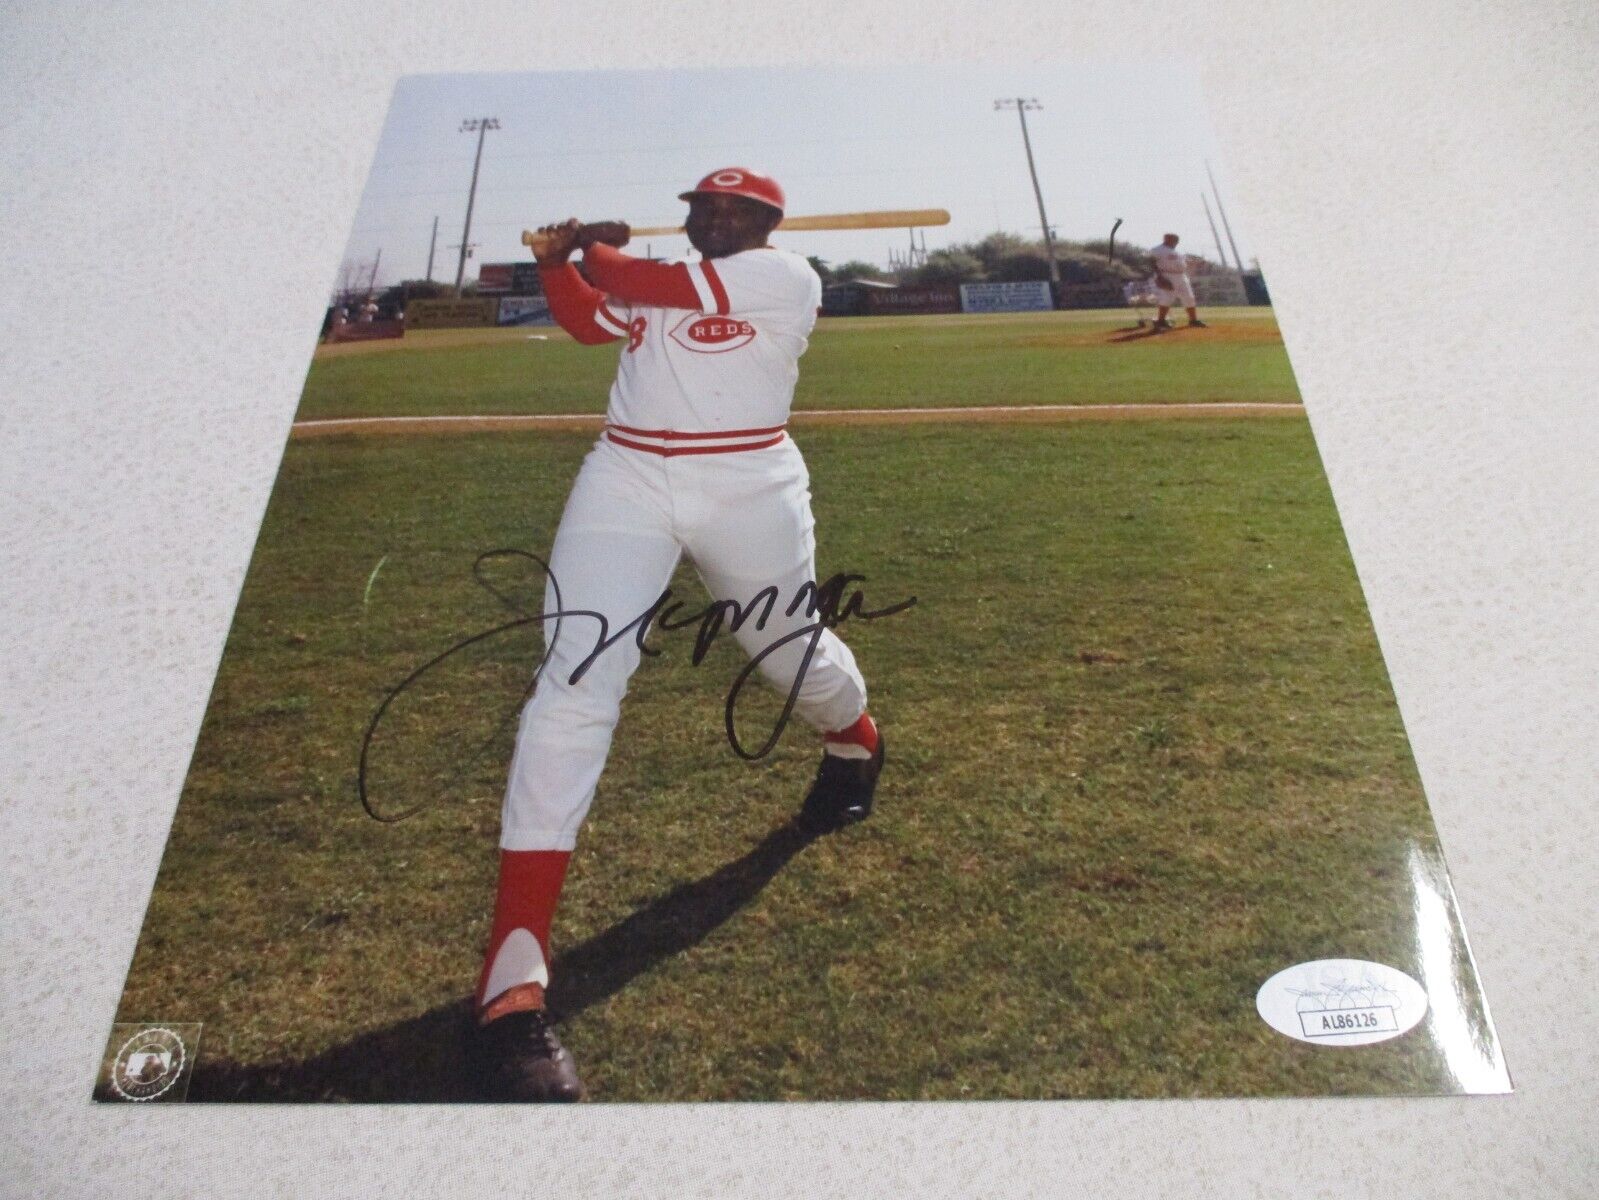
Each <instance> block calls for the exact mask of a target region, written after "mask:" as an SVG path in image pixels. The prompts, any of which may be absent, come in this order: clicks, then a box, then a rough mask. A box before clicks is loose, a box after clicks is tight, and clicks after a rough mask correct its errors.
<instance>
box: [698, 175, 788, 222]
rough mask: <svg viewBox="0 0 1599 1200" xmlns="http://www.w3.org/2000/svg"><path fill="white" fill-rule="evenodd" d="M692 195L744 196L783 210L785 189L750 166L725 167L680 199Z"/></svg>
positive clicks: (701, 181)
mask: <svg viewBox="0 0 1599 1200" xmlns="http://www.w3.org/2000/svg"><path fill="white" fill-rule="evenodd" d="M690 196H743V197H744V198H745V199H746V200H758V201H760V202H761V203H762V204H769V205H771V206H772V207H773V208H775V209H777V211H778V212H782V211H783V189H782V188H781V187H779V186H778V184H777V180H775V179H773V178H772V177H771V176H770V175H762V174H761V173H760V172H759V171H752V170H750V169H749V168H748V167H723V168H722V169H721V170H720V171H712V172H711V173H710V174H709V175H707V176H706V177H705V178H704V179H702V180H700V181H699V182H698V183H697V184H695V185H694V186H693V187H692V188H690V189H689V190H688V191H686V192H684V193H682V194H681V195H680V196H678V199H679V200H687V199H688V198H689V197H690Z"/></svg>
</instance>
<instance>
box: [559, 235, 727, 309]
mask: <svg viewBox="0 0 1599 1200" xmlns="http://www.w3.org/2000/svg"><path fill="white" fill-rule="evenodd" d="M583 267H584V269H585V270H586V271H587V272H588V275H589V278H590V279H592V280H593V281H594V282H595V284H596V285H597V286H598V287H599V288H600V290H601V291H603V292H605V293H606V294H607V295H611V296H615V297H617V299H619V300H626V301H627V302H628V303H629V304H652V305H656V306H658V307H661V308H688V309H694V310H701V309H702V304H701V293H700V290H699V289H698V288H696V287H695V286H694V280H693V278H692V277H691V275H690V274H689V267H688V266H687V264H685V263H662V262H653V261H651V260H650V259H647V258H634V257H633V256H632V255H630V254H623V253H622V252H621V251H620V250H617V249H615V248H614V247H611V246H607V245H605V243H603V242H596V243H595V244H594V245H592V246H590V247H589V248H588V249H587V250H585V251H583Z"/></svg>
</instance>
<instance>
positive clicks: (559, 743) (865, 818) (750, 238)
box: [93, 60, 1511, 1103]
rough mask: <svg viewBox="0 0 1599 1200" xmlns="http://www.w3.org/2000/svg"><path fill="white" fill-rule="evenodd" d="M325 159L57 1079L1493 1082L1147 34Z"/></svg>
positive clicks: (482, 1091)
mask: <svg viewBox="0 0 1599 1200" xmlns="http://www.w3.org/2000/svg"><path fill="white" fill-rule="evenodd" d="M351 152H352V153H360V154H362V155H366V154H369V153H370V155H371V169H370V173H369V176H368V180H367V184H366V187H365V189H364V191H363V192H362V194H361V197H360V202H359V205H358V207H357V209H356V212H355V214H354V217H353V223H352V225H351V230H350V235H349V238H348V241H347V243H346V246H345V250H344V253H343V256H342V259H341V261H339V262H337V263H328V264H327V277H328V280H329V290H328V296H327V304H326V310H325V313H324V315H323V319H322V322H321V327H320V329H319V330H313V329H311V328H307V329H306V331H305V344H306V353H307V356H308V359H309V365H308V368H307V371H306V374H305V383H304V390H303V393H302V395H301V399H300V403H299V407H298V410H297V412H296V414H295V417H294V421H293V425H292V429H291V431H290V435H289V438H288V441H287V444H286V446H285V447H284V450H283V455H282V460H281V464H280V467H279V470H278V473H277V477H276V482H275V484H274V486H273V489H272V494H271V499H270V502H269V503H268V506H267V509H266V513H265V517H264V520H263V522H262V524H261V528H260V532H259V535H258V537H257V539H256V542H255V549H254V553H253V555H252V557H251V559H250V564H249V569H248V572H247V574H246V576H245V578H244V582H243V587H242V591H241V592H240V595H239V597H238V603H237V607H236V609H235V612H234V617H233V621H232V625H231V629H230V632H229V635H228V638H227V642H226V645H225V648H224V649H223V652H222V657H221V661H220V664H219V667H218V669H217V673H216V679H215V682H214V685H213V687H212V691H211V693H210V697H209V701H208V703H207V706H206V710H205V716H204V720H203V722H202V724H201V726H200V730H199V736H198V740H197V742H196V744H195V746H194V752H193V756H192V759H191V761H190V764H189V769H188V773H187V777H186V779H185V782H184V785H183V790H182V795H181V798H180V800H179V802H178V807H177V810H176V814H175V817H174V819H173V823H172V826H171V830H170V834H169V836H168V839H167V843H166V847H165V851H164V853H163V855H162V858H161V863H160V868H159V872H158V873H157V875H156V877H155V880H154V885H153V889H152V891H151V894H150V897H149V905H148V909H147V911H146V913H145V917H144V921H143V925H142V930H141V932H140V936H139V939H138V944H137V947H136V949H135V950H134V951H133V954H132V960H131V966H130V967H129V970H128V974H127V980H126V984H125V988H124V990H123V993H122V998H121V1001H120V1004H119V1005H118V1008H117V1011H116V1013H115V1017H114V1022H115V1024H114V1026H113V1028H112V1030H111V1032H110V1033H109V1035H108V1039H107V1043H106V1050H105V1054H104V1056H103V1060H102V1061H101V1063H100V1064H99V1074H98V1076H97V1077H96V1079H95V1081H94V1085H93V1086H94V1091H93V1094H94V1097H95V1098H96V1099H97V1100H102V1101H105V1102H107V1103H124V1102H130V1101H133V1102H149V1101H155V1102H166V1101H173V1102H188V1103H196V1102H227V1101H239V1102H245V1101H254V1102H263V1101H264V1102H327V1103H352V1102H354V1103H374V1102H375V1103H453V1102H489V1103H520V1102H534V1103H543V1102H574V1101H588V1102H599V1103H604V1102H627V1101H632V1102H651V1103H659V1102H677V1101H682V1102H704V1101H836V1100H885V1101H959V1100H1063V1099H1077V1098H1094V1099H1121V1098H1178V1097H1256V1096H1261V1097H1264V1096H1284V1097H1288V1096H1302V1097H1310V1096H1410V1095H1469V1094H1495V1093H1505V1092H1509V1091H1510V1090H1511V1080H1510V1075H1509V1070H1508V1068H1507V1065H1506V1062H1505V1059H1504V1056H1503V1054H1502V1052H1501V1050H1500V1046H1499V1041H1498V1037H1497V1035H1496V1033H1495V1029H1494V1025H1493V1021H1492V1019H1491V1017H1490V1015H1489V1009H1488V1002H1487V999H1486V997H1485V995H1484V992H1483V988H1482V986H1481V983H1480V982H1479V980H1478V977H1477V972H1476V968H1475V965H1474V963H1473V960H1472V956H1471V952H1470V949H1469V946H1468V943H1467V938H1466V930H1465V927H1464V924H1463V922H1462V920H1461V917H1460V913H1459V911H1458V907H1457V905H1456V902H1455V896H1454V892H1453V889H1452V887H1451V885H1450V879H1449V872H1448V868H1447V865H1446V862H1445V855H1444V847H1443V845H1442V844H1441V842H1440V839H1439V836H1438V832H1437V830H1436V828H1435V826H1434V823H1433V818H1432V815H1431V813H1430V811H1429V808H1428V803H1427V799H1426V796H1425V794H1424V792H1423V789H1422V786H1421V781H1420V777H1419V775H1418V772H1417V768H1416V765H1415V760H1414V758H1413V755H1412V751H1411V746H1410V742H1409V739H1408V738H1407V735H1406V730H1405V726H1404V724H1403V722H1402V720H1401V716H1400V712H1399V708H1398V706H1397V704H1396V702H1395V697H1394V690H1393V687H1392V684H1391V682H1390V679H1389V675H1388V671H1387V668H1386V667H1385V664H1384V660H1383V655H1382V651H1381V649H1380V647H1379V645H1378V641H1377V637H1376V634H1375V632H1374V629H1373V624H1372V619H1371V615H1370V612H1369V611H1368V607H1367V603H1366V598H1365V595H1364V593H1363V591H1362V587H1361V582H1360V579H1359V577H1358V576H1357V574H1356V570H1355V566H1354V563H1353V560H1352V558H1351V554H1350V549H1349V544H1348V541H1347V539H1346V537H1345V534H1344V530H1343V527H1342V525H1341V523H1340V519H1339V513H1338V509H1337V507H1336V505H1335V503H1334V497H1333V492H1332V490H1331V488H1330V487H1329V484H1328V478H1327V473H1326V471H1325V470H1324V468H1323V464H1322V459H1321V456H1320V454H1319V453H1318V450H1317V444H1316V440H1315V437H1314V435H1313V432H1312V428H1311V422H1310V419H1309V417H1308V415H1307V412H1306V408H1305V405H1304V403H1303V399H1302V397H1301V394H1300V390H1299V387H1298V385H1297V384H1296V381H1295V376H1294V371H1293V368H1292V366H1291V364H1290V359H1289V354H1288V349H1287V347H1286V346H1285V344H1284V339H1283V335H1282V332H1281V330H1280V328H1279V325H1278V322H1277V319H1276V315H1275V313H1274V310H1273V307H1272V304H1271V295H1270V290H1269V283H1270V274H1269V270H1268V268H1269V267H1270V265H1271V264H1269V263H1268V264H1266V266H1265V267H1263V266H1262V264H1261V262H1260V261H1259V260H1258V258H1257V257H1256V255H1255V253H1254V249H1253V247H1252V245H1251V242H1250V232H1249V227H1248V216H1249V214H1248V213H1247V212H1245V211H1243V210H1241V209H1240V208H1239V207H1238V206H1237V204H1236V203H1235V198H1234V196H1233V195H1232V192H1231V190H1230V182H1229V181H1230V176H1229V173H1228V163H1227V161H1226V157H1225V155H1224V154H1223V153H1222V151H1221V148H1220V146H1219V144H1218V142H1217V140H1216V138H1215V135H1214V133H1213V131H1212V128H1211V124H1210V120H1209V117H1208V115H1207V109H1206V102H1205V97H1204V94H1203V91H1202V89H1201V87H1200V72H1199V70H1198V69H1197V68H1196V67H1193V66H1188V65H1182V64H1166V65H1164V66H1163V67H1162V69H1161V70H1159V71H1151V69H1150V67H1149V65H1148V64H1147V63H1142V62H1135V61H1131V60H1129V61H1123V62H1116V61H1080V62H1061V63H1057V64H1051V65H1039V64H1027V65H1017V66H1015V67H999V66H983V67H977V66H960V67H955V66H949V67H941V66H935V65H925V64H924V65H907V66H896V67H877V68H866V67H850V68H842V67H839V68H829V67H806V68H799V67H786V68H763V69H753V68H752V69H737V70H688V69H678V70H611V71H593V72H538V73H519V74H435V75H412V76H406V77H404V78H401V79H400V80H398V82H397V83H396V86H395V89H394V93H393V97H392V101H391V103H390V107H389V110H388V114H387V118H386V120H385V121H384V123H383V127H382V131H381V134H380V136H379V138H378V141H377V145H376V148H375V151H374V150H371V149H370V148H369V147H367V146H361V147H359V148H352V151H351ZM341 219H342V218H341Z"/></svg>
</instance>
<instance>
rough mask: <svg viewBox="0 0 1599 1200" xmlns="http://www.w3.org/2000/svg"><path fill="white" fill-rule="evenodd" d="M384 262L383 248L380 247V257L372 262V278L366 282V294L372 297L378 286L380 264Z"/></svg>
mask: <svg viewBox="0 0 1599 1200" xmlns="http://www.w3.org/2000/svg"><path fill="white" fill-rule="evenodd" d="M382 261H383V247H382V246H379V247H378V256H377V257H376V258H374V259H373V260H372V278H370V279H368V280H367V281H366V294H367V295H369V296H370V295H371V294H372V291H373V289H374V288H376V287H377V285H378V264H379V263H380V262H382Z"/></svg>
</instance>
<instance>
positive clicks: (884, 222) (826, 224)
mask: <svg viewBox="0 0 1599 1200" xmlns="http://www.w3.org/2000/svg"><path fill="white" fill-rule="evenodd" d="M948 224H949V213H948V212H946V211H945V210H944V209H942V208H913V209H888V210H885V211H882V212H854V213H826V214H823V215H821V216H815V217H784V218H783V220H782V222H781V223H780V224H779V225H778V228H779V229H794V230H810V229H909V228H913V227H915V226H920V225H948ZM591 231H593V232H591ZM682 232H683V227H682V226H681V225H650V226H646V227H644V228H641V229H635V228H630V227H629V226H627V225H626V224H624V223H623V222H621V221H601V222H598V223H597V224H594V225H580V226H578V229H577V243H578V245H579V246H588V245H591V244H593V243H594V242H604V243H606V244H607V245H610V246H624V245H626V244H627V241H628V237H629V235H631V236H632V237H668V236H670V235H672V234H674V233H682ZM549 236H550V235H549V234H546V233H545V232H544V230H542V229H541V230H538V231H534V230H531V229H524V230H523V231H522V244H523V245H524V246H528V247H531V248H532V250H533V252H534V254H539V253H541V252H542V251H543V249H544V247H545V245H546V243H547V241H548V239H549ZM618 236H620V237H621V241H616V240H614V239H615V238H616V237H618ZM585 238H586V239H587V240H585Z"/></svg>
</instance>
